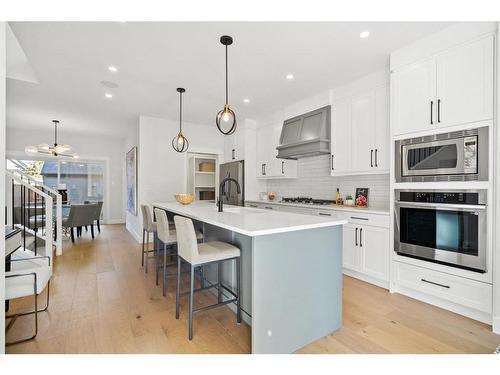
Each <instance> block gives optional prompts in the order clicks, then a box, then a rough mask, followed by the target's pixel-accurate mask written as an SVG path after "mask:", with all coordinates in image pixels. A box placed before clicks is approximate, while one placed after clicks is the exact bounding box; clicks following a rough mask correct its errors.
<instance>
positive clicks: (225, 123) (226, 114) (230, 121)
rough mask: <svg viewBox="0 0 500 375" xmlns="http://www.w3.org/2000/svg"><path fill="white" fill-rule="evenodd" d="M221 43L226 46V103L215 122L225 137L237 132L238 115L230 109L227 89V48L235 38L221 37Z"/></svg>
mask: <svg viewBox="0 0 500 375" xmlns="http://www.w3.org/2000/svg"><path fill="white" fill-rule="evenodd" d="M220 42H221V43H222V44H223V45H224V46H226V102H225V104H224V109H223V110H222V111H220V112H219V113H217V117H216V118H215V122H216V124H217V128H218V129H219V131H220V132H221V133H222V134H224V135H230V134H233V133H234V131H235V130H236V115H235V114H234V112H233V111H232V110H231V108H229V100H228V88H227V81H228V79H227V74H228V69H227V46H230V45H231V44H233V38H232V37H230V36H229V35H223V36H221V37H220Z"/></svg>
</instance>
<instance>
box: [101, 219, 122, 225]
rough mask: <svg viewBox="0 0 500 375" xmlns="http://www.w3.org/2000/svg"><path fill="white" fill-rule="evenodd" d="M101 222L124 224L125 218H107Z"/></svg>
mask: <svg viewBox="0 0 500 375" xmlns="http://www.w3.org/2000/svg"><path fill="white" fill-rule="evenodd" d="M103 224H111V225H114V224H125V220H124V219H109V220H106V221H103Z"/></svg>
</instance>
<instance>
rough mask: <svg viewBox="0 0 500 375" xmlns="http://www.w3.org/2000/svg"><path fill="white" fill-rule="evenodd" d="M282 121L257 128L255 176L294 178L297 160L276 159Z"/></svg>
mask: <svg viewBox="0 0 500 375" xmlns="http://www.w3.org/2000/svg"><path fill="white" fill-rule="evenodd" d="M281 127H282V123H277V124H274V125H269V126H262V127H260V128H258V129H257V178H261V179H262V178H296V177H297V161H296V160H288V159H278V158H277V157H276V155H278V150H276V147H277V146H278V145H279V140H280V135H281Z"/></svg>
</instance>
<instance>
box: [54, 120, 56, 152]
mask: <svg viewBox="0 0 500 375" xmlns="http://www.w3.org/2000/svg"><path fill="white" fill-rule="evenodd" d="M54 146H57V122H55V121H54Z"/></svg>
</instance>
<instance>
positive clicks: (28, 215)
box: [5, 171, 62, 257]
mask: <svg viewBox="0 0 500 375" xmlns="http://www.w3.org/2000/svg"><path fill="white" fill-rule="evenodd" d="M6 178H7V181H6V189H5V191H6V194H7V195H6V225H9V226H11V227H12V228H15V227H18V228H20V229H21V230H22V234H23V243H22V245H23V247H24V248H25V249H29V250H32V251H34V252H35V254H37V255H38V254H40V255H47V256H50V257H52V253H53V249H52V247H53V246H54V245H56V240H55V239H54V234H55V232H56V233H57V232H58V234H57V240H59V241H61V237H62V228H61V224H62V204H61V200H60V199H59V204H57V203H56V204H54V198H53V195H54V194H53V193H49V192H45V191H43V190H42V189H40V188H39V187H37V186H35V184H33V183H32V182H33V181H32V182H31V183H30V182H29V181H28V180H27V179H26V178H24V179H22V178H21V177H20V176H19V174H17V173H16V174H14V173H12V172H9V171H7V172H6ZM57 195H58V196H59V198H60V195H59V194H57ZM56 201H57V197H56ZM58 206H59V209H58ZM54 211H56V212H57V211H60V212H59V216H60V220H54ZM56 216H58V215H57V214H56ZM57 221H60V223H59V224H58V223H57ZM54 227H56V228H57V231H54ZM56 254H57V255H60V254H62V246H61V247H60V248H59V250H58V249H57V246H56Z"/></svg>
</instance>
